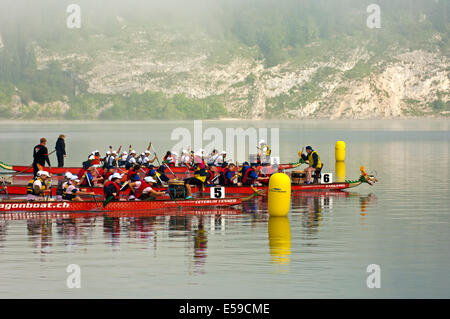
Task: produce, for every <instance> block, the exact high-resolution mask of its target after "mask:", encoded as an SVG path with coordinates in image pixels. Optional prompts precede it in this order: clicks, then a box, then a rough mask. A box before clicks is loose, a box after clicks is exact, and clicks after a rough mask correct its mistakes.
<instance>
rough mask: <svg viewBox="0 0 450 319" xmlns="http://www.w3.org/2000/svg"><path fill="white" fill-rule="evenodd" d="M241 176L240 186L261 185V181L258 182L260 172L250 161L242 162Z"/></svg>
mask: <svg viewBox="0 0 450 319" xmlns="http://www.w3.org/2000/svg"><path fill="white" fill-rule="evenodd" d="M240 176H241V181H240V182H239V183H238V186H251V185H256V186H261V183H259V182H258V179H259V177H258V173H257V172H256V170H255V169H254V168H253V167H251V166H250V164H249V163H248V162H244V163H243V164H242V168H241V171H240Z"/></svg>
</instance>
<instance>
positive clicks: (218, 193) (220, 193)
mask: <svg viewBox="0 0 450 319" xmlns="http://www.w3.org/2000/svg"><path fill="white" fill-rule="evenodd" d="M210 198H225V187H211V189H210Z"/></svg>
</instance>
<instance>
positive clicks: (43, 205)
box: [0, 202, 70, 210]
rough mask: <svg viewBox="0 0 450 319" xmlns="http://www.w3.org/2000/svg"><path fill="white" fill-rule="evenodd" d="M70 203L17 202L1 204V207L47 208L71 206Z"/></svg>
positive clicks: (7, 208)
mask: <svg viewBox="0 0 450 319" xmlns="http://www.w3.org/2000/svg"><path fill="white" fill-rule="evenodd" d="M69 207H70V203H68V202H62V203H15V204H10V203H7V204H4V203H2V204H0V209H4V210H11V209H14V210H16V209H30V208H33V209H34V208H35V209H45V208H49V209H51V208H69Z"/></svg>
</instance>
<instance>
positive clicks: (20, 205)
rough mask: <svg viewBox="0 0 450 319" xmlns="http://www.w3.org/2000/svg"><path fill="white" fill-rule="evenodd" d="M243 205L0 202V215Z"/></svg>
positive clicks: (226, 202)
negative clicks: (14, 212) (15, 212)
mask: <svg viewBox="0 0 450 319" xmlns="http://www.w3.org/2000/svg"><path fill="white" fill-rule="evenodd" d="M241 203H242V199H241V198H224V199H204V198H203V199H202V198H198V199H189V200H177V201H176V202H175V201H173V200H155V201H117V202H110V203H109V204H108V205H107V206H106V207H105V208H103V205H102V202H101V201H99V202H97V203H96V202H94V201H84V202H56V201H55V202H51V201H49V202H44V201H43V202H26V201H3V202H0V213H3V212H7V213H8V212H13V211H17V212H73V211H77V212H91V211H92V212H99V211H102V212H114V211H130V210H132V211H145V210H154V209H169V208H177V207H190V208H192V207H223V206H234V205H239V204H241Z"/></svg>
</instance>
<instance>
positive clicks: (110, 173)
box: [103, 171, 113, 181]
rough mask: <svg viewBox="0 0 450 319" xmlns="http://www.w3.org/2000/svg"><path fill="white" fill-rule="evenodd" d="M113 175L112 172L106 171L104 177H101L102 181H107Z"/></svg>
mask: <svg viewBox="0 0 450 319" xmlns="http://www.w3.org/2000/svg"><path fill="white" fill-rule="evenodd" d="M112 174H113V172H110V171H107V172H106V173H105V174H104V175H103V180H105V181H107V180H108V178H109V177H110V176H111V175H112Z"/></svg>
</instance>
